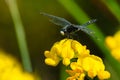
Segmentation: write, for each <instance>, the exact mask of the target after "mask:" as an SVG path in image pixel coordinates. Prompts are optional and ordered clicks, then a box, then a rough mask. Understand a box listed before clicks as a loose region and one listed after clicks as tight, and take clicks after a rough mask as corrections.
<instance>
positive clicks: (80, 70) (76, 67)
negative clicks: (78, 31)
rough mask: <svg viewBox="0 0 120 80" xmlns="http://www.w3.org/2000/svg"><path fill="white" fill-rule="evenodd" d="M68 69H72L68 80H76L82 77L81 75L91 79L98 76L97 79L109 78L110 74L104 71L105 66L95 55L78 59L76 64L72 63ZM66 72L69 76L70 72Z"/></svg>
mask: <svg viewBox="0 0 120 80" xmlns="http://www.w3.org/2000/svg"><path fill="white" fill-rule="evenodd" d="M70 67H71V69H72V70H71V72H72V76H71V77H69V78H70V79H71V78H74V79H75V80H76V79H78V78H80V76H82V75H83V74H84V75H88V76H89V77H90V78H92V79H93V78H94V77H96V76H98V78H99V79H108V78H110V73H109V72H107V71H105V66H104V64H103V61H102V59H101V58H100V57H98V56H95V55H89V56H85V57H80V58H78V60H77V62H72V63H71V65H70ZM67 72H68V73H69V74H70V75H71V72H70V71H67ZM73 73H74V74H73ZM86 73H87V74H86ZM102 73H103V75H102ZM78 74H79V75H78ZM76 75H77V76H76ZM81 80H84V77H82V79H81Z"/></svg>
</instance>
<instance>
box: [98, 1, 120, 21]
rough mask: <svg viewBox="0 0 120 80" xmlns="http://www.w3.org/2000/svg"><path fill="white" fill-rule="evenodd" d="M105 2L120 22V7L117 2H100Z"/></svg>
mask: <svg viewBox="0 0 120 80" xmlns="http://www.w3.org/2000/svg"><path fill="white" fill-rule="evenodd" d="M100 1H101V2H103V3H104V4H105V5H106V6H107V7H108V9H109V10H110V11H111V13H112V14H113V15H114V16H115V17H116V19H117V20H118V21H119V22H120V6H119V4H118V3H117V1H116V0H100Z"/></svg>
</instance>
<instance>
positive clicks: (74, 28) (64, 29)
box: [60, 25, 78, 35]
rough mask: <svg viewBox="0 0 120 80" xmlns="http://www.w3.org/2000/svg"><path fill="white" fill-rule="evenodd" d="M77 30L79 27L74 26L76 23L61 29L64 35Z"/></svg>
mask: <svg viewBox="0 0 120 80" xmlns="http://www.w3.org/2000/svg"><path fill="white" fill-rule="evenodd" d="M77 30H78V28H77V27H74V25H70V26H67V27H65V28H62V29H61V30H60V33H61V34H62V35H70V34H72V33H74V32H76V31H77Z"/></svg>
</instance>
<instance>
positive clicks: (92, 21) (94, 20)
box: [81, 19, 97, 27]
mask: <svg viewBox="0 0 120 80" xmlns="http://www.w3.org/2000/svg"><path fill="white" fill-rule="evenodd" d="M96 21H97V19H92V20H90V21H88V22H87V23H85V24H83V25H81V26H84V27H85V26H88V25H89V24H92V23H94V22H96Z"/></svg>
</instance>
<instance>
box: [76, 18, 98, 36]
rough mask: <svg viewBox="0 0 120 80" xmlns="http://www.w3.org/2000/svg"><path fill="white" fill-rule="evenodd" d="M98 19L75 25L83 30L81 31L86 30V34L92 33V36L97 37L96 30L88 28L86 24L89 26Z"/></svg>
mask: <svg viewBox="0 0 120 80" xmlns="http://www.w3.org/2000/svg"><path fill="white" fill-rule="evenodd" d="M96 21H97V20H96V19H92V20H90V21H88V22H87V23H85V24H83V25H74V26H75V27H77V28H78V30H81V31H83V32H85V33H86V34H88V35H90V36H92V37H94V38H95V35H94V34H95V32H94V31H92V30H90V29H89V28H87V27H86V26H88V25H89V24H92V23H94V22H96Z"/></svg>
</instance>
